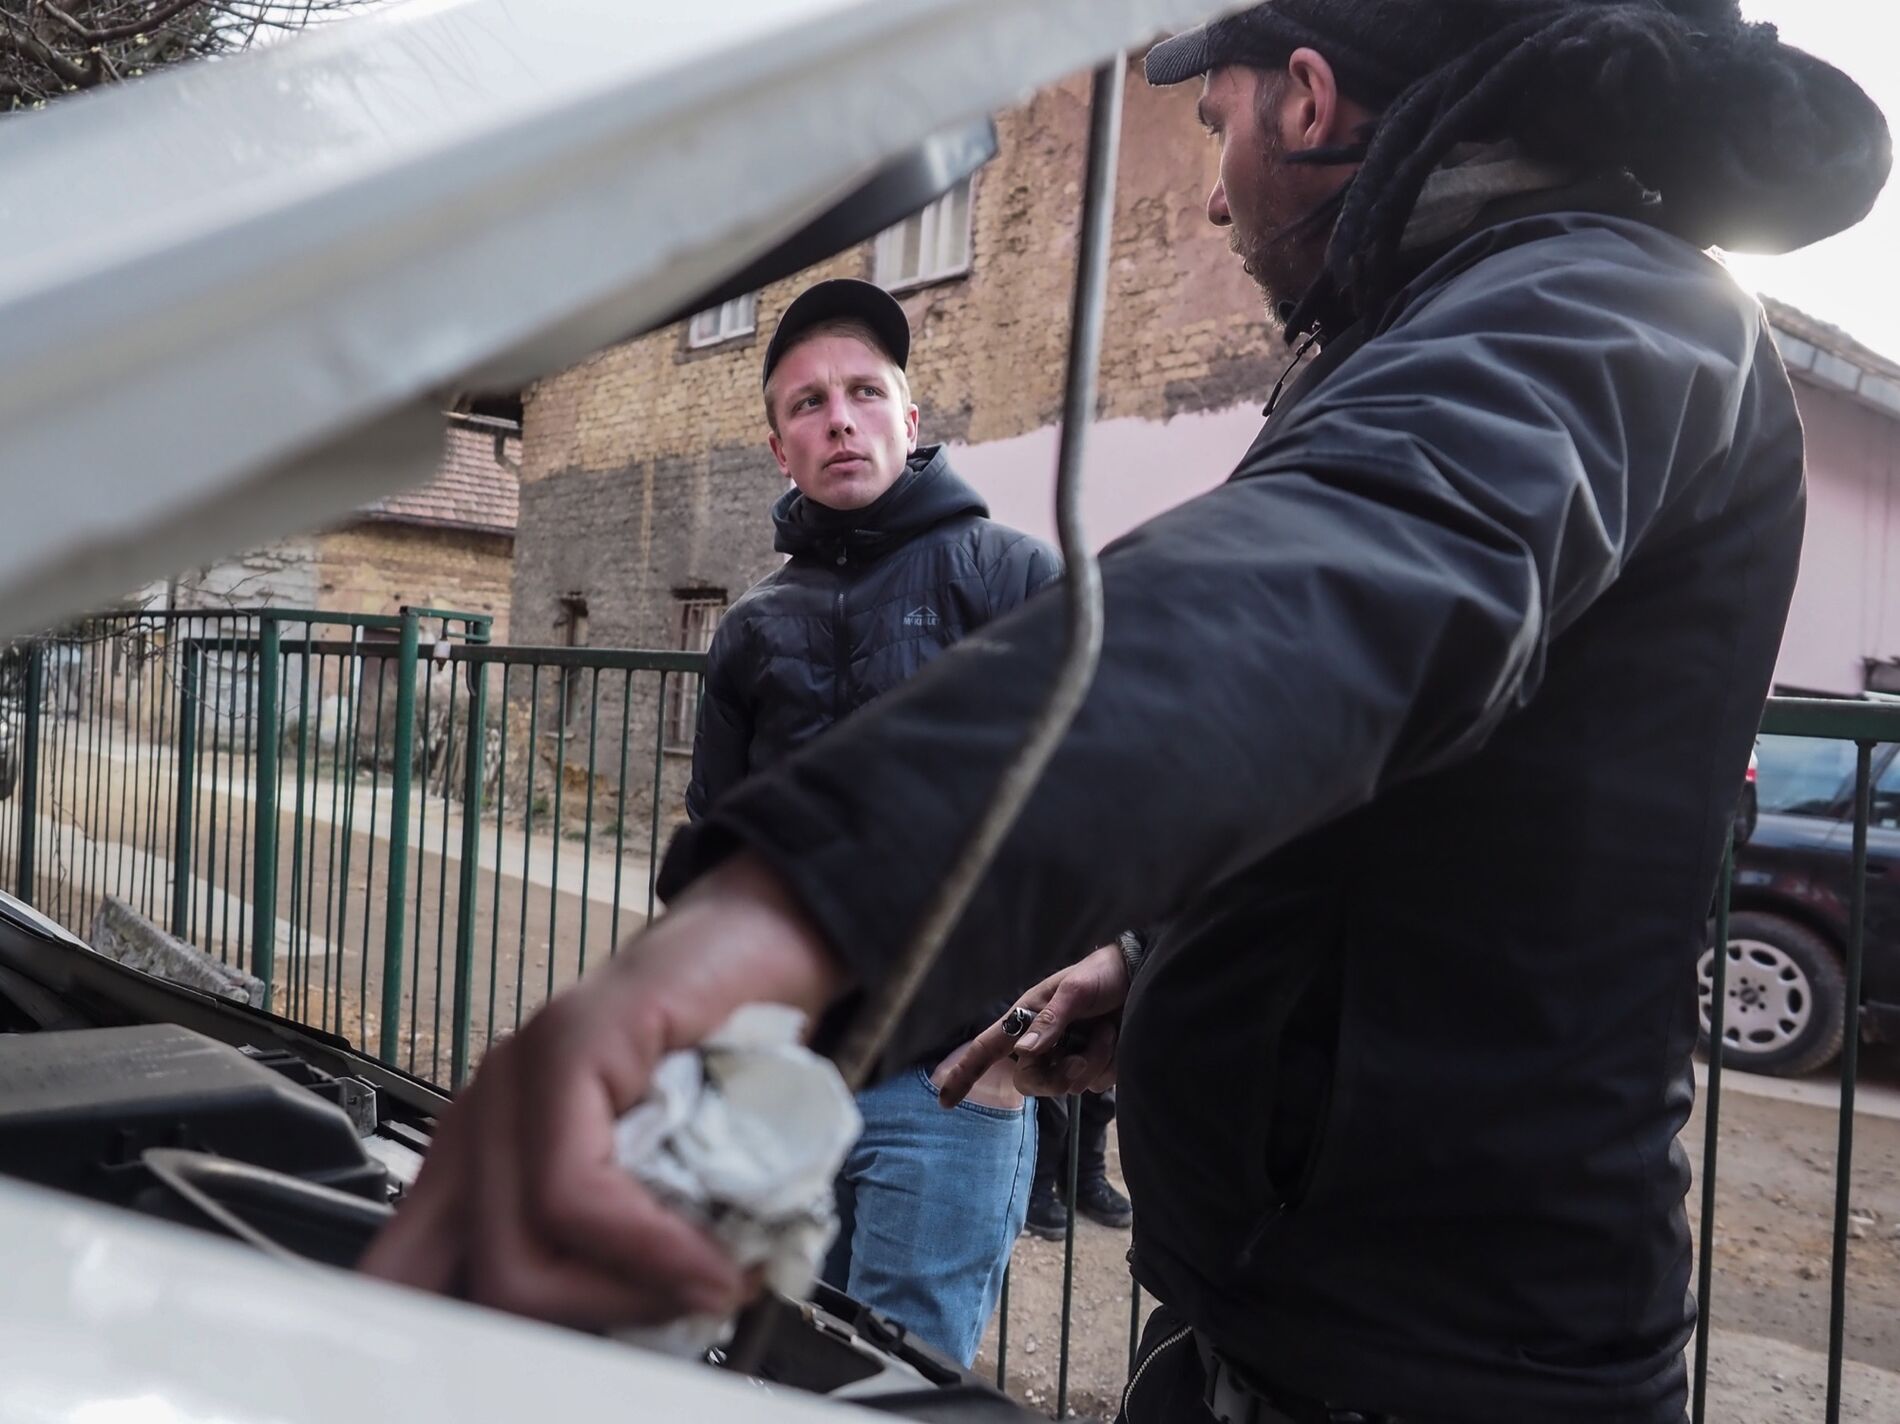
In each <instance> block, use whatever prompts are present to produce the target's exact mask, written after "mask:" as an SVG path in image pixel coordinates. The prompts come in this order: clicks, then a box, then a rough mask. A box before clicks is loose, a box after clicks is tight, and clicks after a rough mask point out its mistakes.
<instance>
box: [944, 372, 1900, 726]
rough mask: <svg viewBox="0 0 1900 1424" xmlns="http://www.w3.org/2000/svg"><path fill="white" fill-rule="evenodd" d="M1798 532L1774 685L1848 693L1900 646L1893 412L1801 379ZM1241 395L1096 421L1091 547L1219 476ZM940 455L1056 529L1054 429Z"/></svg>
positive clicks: (1225, 470)
mask: <svg viewBox="0 0 1900 1424" xmlns="http://www.w3.org/2000/svg"><path fill="white" fill-rule="evenodd" d="M1795 390H1796V394H1797V397H1798V399H1799V401H1800V405H1801V415H1802V419H1803V421H1804V422H1805V423H1806V426H1807V433H1808V536H1807V545H1806V548H1805V550H1804V552H1803V555H1802V560H1801V578H1800V583H1799V585H1798V586H1797V588H1796V590H1795V599H1794V607H1793V609H1792V611H1791V612H1790V614H1789V618H1788V634H1787V637H1786V639H1785V640H1784V642H1783V645H1782V654H1781V661H1780V664H1779V666H1778V667H1777V668H1776V672H1775V682H1776V685H1777V686H1778V687H1781V688H1786V689H1791V690H1798V691H1803V692H1820V693H1832V694H1838V695H1846V696H1852V695H1856V694H1858V693H1860V692H1861V691H1862V690H1863V689H1864V687H1865V676H1864V672H1863V661H1862V660H1863V659H1865V658H1870V657H1872V658H1891V657H1900V549H1896V545H1895V541H1896V539H1897V538H1900V422H1896V421H1894V420H1892V419H1890V418H1888V417H1886V416H1883V415H1881V414H1879V413H1878V412H1876V411H1874V410H1871V409H1869V408H1868V407H1866V406H1864V405H1861V404H1859V403H1858V402H1856V401H1854V400H1852V399H1849V398H1848V397H1846V396H1843V395H1839V394H1836V393H1834V392H1832V391H1827V390H1823V389H1820V388H1819V387H1816V386H1812V385H1808V384H1805V383H1799V382H1798V383H1797V384H1796V387H1795ZM1260 422H1261V417H1260V409H1259V407H1258V406H1256V405H1253V404H1251V403H1249V404H1247V405H1243V406H1236V407H1232V408H1230V409H1227V410H1223V411H1213V412H1209V413H1206V414H1201V415H1183V416H1177V417H1176V418H1175V419H1173V420H1170V421H1168V422H1166V423H1165V424H1164V423H1160V422H1156V421H1149V420H1137V419H1124V420H1108V421H1101V422H1098V423H1097V424H1096V425H1095V427H1094V428H1093V429H1092V431H1091V432H1090V436H1089V446H1088V455H1087V465H1086V477H1085V480H1084V484H1083V512H1084V519H1085V521H1086V524H1087V528H1088V531H1089V538H1090V540H1091V542H1092V543H1094V545H1095V546H1096V547H1097V548H1100V547H1102V546H1103V545H1105V544H1108V543H1110V542H1112V541H1113V540H1115V539H1117V538H1120V537H1121V536H1122V535H1123V534H1125V533H1127V532H1128V531H1129V530H1130V529H1133V528H1134V527H1135V526H1136V525H1138V524H1140V523H1142V522H1143V521H1144V520H1148V519H1152V518H1153V517H1154V516H1155V515H1157V514H1160V513H1162V512H1163V511H1165V510H1168V509H1172V508H1173V507H1174V506H1175V505H1177V504H1180V503H1181V502H1182V501H1184V500H1187V499H1191V498H1193V497H1194V496H1195V495H1197V494H1200V493H1202V492H1203V491H1206V490H1209V489H1212V488H1213V487H1214V486H1215V485H1217V484H1219V483H1220V482H1221V481H1223V480H1224V479H1226V478H1227V476H1228V474H1229V473H1231V472H1232V470H1233V468H1234V466H1235V465H1236V464H1238V463H1239V461H1240V457H1241V456H1242V455H1243V454H1245V453H1246V450H1247V447H1248V445H1249V444H1251V443H1252V441H1253V438H1254V436H1256V435H1257V434H1259V432H1260ZM950 453H951V460H952V463H953V464H954V465H955V467H956V469H957V470H958V472H959V473H961V474H962V475H963V477H964V478H965V479H967V480H968V481H969V482H970V483H971V484H972V485H974V486H975V487H976V488H977V490H978V491H979V492H981V493H982V495H983V496H984V498H985V499H987V500H988V501H989V503H990V510H991V513H993V514H994V515H995V516H996V518H998V519H1000V520H1002V521H1003V522H1004V523H1006V524H1011V525H1014V526H1015V527H1016V528H1018V529H1023V530H1026V531H1028V532H1029V533H1032V534H1035V535H1037V536H1039V537H1041V538H1044V539H1048V540H1050V541H1052V542H1053V541H1054V539H1055V468H1056V432H1055V429H1054V428H1053V427H1048V428H1044V429H1041V430H1037V431H1033V432H1031V433H1030V434H1028V435H1022V436H1017V437H1015V438H1013V439H1009V440H997V441H991V442H988V443H985V444H981V445H953V446H952V447H951V451H950Z"/></svg>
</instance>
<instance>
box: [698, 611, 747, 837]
mask: <svg viewBox="0 0 1900 1424" xmlns="http://www.w3.org/2000/svg"><path fill="white" fill-rule="evenodd" d="M729 626H731V625H728V626H722V627H721V628H720V629H719V630H718V631H717V632H716V633H714V634H713V642H712V647H711V649H710V650H709V651H708V652H707V655H706V681H705V684H704V685H703V686H702V687H701V688H700V693H699V725H698V728H697V729H696V730H695V732H694V734H693V779H692V781H691V782H690V783H688V785H687V787H686V814H687V816H688V818H689V819H691V820H693V821H699V820H703V819H704V818H705V816H706V813H707V812H708V811H710V810H711V809H712V808H713V807H714V806H716V805H718V804H719V802H720V801H721V800H723V799H724V797H725V795H726V793H727V792H729V791H731V790H732V789H733V787H735V786H737V785H738V784H739V783H740V782H741V781H743V780H744V779H745V775H746V770H747V767H748V765H749V753H750V749H751V746H752V715H751V713H750V712H749V711H748V710H747V708H746V704H745V701H744V700H743V699H742V698H741V697H740V695H739V690H738V688H737V687H736V686H735V685H734V682H733V676H732V672H733V660H734V658H735V657H736V656H737V652H738V649H737V646H736V641H737V635H736V631H728V627H729Z"/></svg>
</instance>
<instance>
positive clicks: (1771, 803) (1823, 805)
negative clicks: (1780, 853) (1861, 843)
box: [1756, 737, 1900, 824]
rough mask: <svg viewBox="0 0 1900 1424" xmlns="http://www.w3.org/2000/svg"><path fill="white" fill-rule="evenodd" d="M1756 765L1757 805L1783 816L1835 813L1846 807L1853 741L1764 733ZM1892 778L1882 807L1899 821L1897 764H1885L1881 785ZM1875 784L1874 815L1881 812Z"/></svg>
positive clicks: (1850, 783) (1850, 787) (1851, 779)
mask: <svg viewBox="0 0 1900 1424" xmlns="http://www.w3.org/2000/svg"><path fill="white" fill-rule="evenodd" d="M1758 751H1759V756H1760V761H1761V770H1760V772H1759V774H1758V777H1757V780H1756V793H1757V795H1758V797H1759V801H1760V806H1761V809H1762V811H1764V812H1768V813H1775V814H1779V815H1784V816H1826V817H1840V816H1844V815H1846V814H1847V812H1848V810H1849V802H1850V793H1851V791H1852V789H1853V776H1854V765H1855V759H1856V753H1855V749H1854V744H1853V743H1852V742H1834V741H1822V740H1819V739H1816V738H1812V737H1763V738H1762V739H1761V741H1760V743H1759V744H1758ZM1889 781H1891V790H1890V792H1889V795H1888V800H1887V803H1886V804H1887V807H1888V810H1889V812H1890V814H1892V815H1893V816H1894V817H1895V818H1896V820H1895V824H1900V770H1896V769H1895V768H1893V767H1889V768H1888V771H1887V773H1886V775H1884V776H1883V777H1882V778H1881V782H1880V785H1881V786H1885V785H1887V784H1888V783H1889ZM1880 810H1881V805H1880V795H1879V787H1878V786H1877V787H1876V789H1875V809H1874V815H1875V821H1876V823H1878V821H1879V816H1880Z"/></svg>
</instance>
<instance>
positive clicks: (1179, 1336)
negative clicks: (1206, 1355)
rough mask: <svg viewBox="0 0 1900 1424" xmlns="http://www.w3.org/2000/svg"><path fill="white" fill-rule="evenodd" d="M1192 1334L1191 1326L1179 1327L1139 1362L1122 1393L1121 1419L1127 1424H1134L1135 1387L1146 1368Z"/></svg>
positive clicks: (1146, 1371) (1145, 1372)
mask: <svg viewBox="0 0 1900 1424" xmlns="http://www.w3.org/2000/svg"><path fill="white" fill-rule="evenodd" d="M1193 1333H1194V1328H1193V1327H1192V1326H1189V1325H1184V1326H1182V1327H1181V1329H1179V1330H1178V1331H1176V1332H1175V1333H1174V1334H1172V1335H1170V1336H1169V1337H1168V1338H1167V1339H1165V1340H1163V1341H1162V1342H1161V1343H1160V1344H1159V1345H1156V1346H1155V1347H1154V1349H1152V1350H1150V1351H1149V1352H1148V1358H1147V1359H1145V1360H1143V1361H1142V1362H1141V1365H1140V1367H1139V1368H1138V1369H1136V1371H1135V1374H1134V1378H1133V1379H1131V1380H1129V1381H1128V1388H1127V1389H1125V1390H1123V1391H1122V1418H1123V1419H1125V1420H1127V1421H1128V1424H1135V1414H1134V1408H1133V1405H1134V1401H1135V1387H1136V1386H1137V1385H1139V1384H1140V1383H1141V1377H1142V1376H1143V1375H1145V1374H1147V1373H1148V1367H1149V1366H1150V1365H1152V1364H1153V1363H1154V1362H1155V1361H1156V1360H1158V1359H1160V1358H1161V1357H1162V1356H1163V1355H1165V1354H1166V1353H1167V1352H1168V1351H1169V1350H1172V1349H1173V1348H1174V1347H1175V1346H1177V1345H1179V1344H1180V1343H1181V1342H1182V1341H1183V1340H1185V1339H1187V1338H1188V1337H1189V1336H1190V1335H1192V1334H1193Z"/></svg>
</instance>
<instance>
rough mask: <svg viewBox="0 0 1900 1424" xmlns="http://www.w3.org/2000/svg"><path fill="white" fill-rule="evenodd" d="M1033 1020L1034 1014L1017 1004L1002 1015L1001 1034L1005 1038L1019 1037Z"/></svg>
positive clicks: (1027, 1029) (1025, 1031) (1034, 1019)
mask: <svg viewBox="0 0 1900 1424" xmlns="http://www.w3.org/2000/svg"><path fill="white" fill-rule="evenodd" d="M1035 1021H1036V1016H1035V1014H1034V1013H1033V1012H1031V1011H1030V1010H1028V1009H1025V1008H1024V1007H1022V1005H1020V1004H1018V1005H1017V1006H1016V1007H1015V1008H1013V1009H1011V1010H1010V1011H1009V1012H1008V1013H1007V1014H1004V1015H1003V1036H1004V1037H1005V1038H1021V1037H1022V1036H1023V1035H1024V1034H1025V1033H1027V1032H1028V1031H1029V1026H1030V1025H1031V1024H1032V1023H1034V1022H1035Z"/></svg>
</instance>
